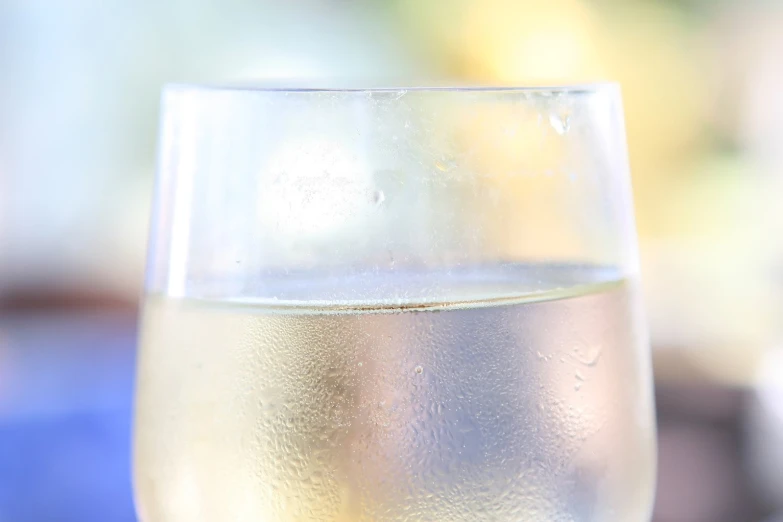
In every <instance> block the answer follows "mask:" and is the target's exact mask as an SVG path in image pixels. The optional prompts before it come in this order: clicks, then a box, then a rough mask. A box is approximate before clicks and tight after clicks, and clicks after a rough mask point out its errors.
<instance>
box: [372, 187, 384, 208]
mask: <svg viewBox="0 0 783 522" xmlns="http://www.w3.org/2000/svg"><path fill="white" fill-rule="evenodd" d="M384 201H386V194H384V193H383V191H382V190H376V191H375V192H373V193H372V202H373V203H375V204H376V205H382V204H383V202H384Z"/></svg>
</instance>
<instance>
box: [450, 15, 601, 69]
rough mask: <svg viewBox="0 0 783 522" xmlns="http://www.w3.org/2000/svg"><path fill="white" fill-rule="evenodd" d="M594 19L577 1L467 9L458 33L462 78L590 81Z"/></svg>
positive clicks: (594, 58) (593, 64)
mask: <svg viewBox="0 0 783 522" xmlns="http://www.w3.org/2000/svg"><path fill="white" fill-rule="evenodd" d="M593 18H594V17H593V15H592V13H591V12H590V10H589V9H588V8H587V6H586V5H585V4H584V3H582V2H579V1H577V0H550V1H548V2H546V3H542V2H533V1H528V0H522V1H514V0H489V1H486V2H472V3H469V4H468V5H467V6H466V8H465V11H464V14H463V17H462V23H463V24H464V25H463V28H462V31H461V33H460V34H461V39H460V45H461V47H462V51H463V56H464V58H465V62H464V64H465V67H466V68H467V71H466V72H467V73H468V75H470V76H474V72H475V71H479V73H480V75H481V76H485V77H488V78H491V79H493V80H495V81H500V82H501V83H510V82H511V83H514V82H516V83H520V82H521V83H527V84H541V83H552V82H564V81H565V82H568V81H574V80H586V79H589V78H595V77H597V76H598V73H599V72H600V67H599V65H600V62H599V60H598V56H597V52H596V51H597V50H596V47H595V34H596V31H597V28H596V25H595V22H594V20H593Z"/></svg>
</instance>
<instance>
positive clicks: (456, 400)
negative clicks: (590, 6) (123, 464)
mask: <svg viewBox="0 0 783 522" xmlns="http://www.w3.org/2000/svg"><path fill="white" fill-rule="evenodd" d="M635 241H636V240H635V233H634V226H633V210H632V206H631V202H630V191H629V180H628V168H627V158H626V145H625V137H624V130H623V118H622V109H621V102H620V96H619V91H618V88H617V87H616V86H615V85H611V84H606V85H604V84H601V85H587V86H577V87H564V88H546V89H545V88H530V89H525V88H519V89H517V88H511V89H496V88H480V89H435V88H425V89H372V90H315V89H313V90H265V89H243V88H237V89H232V88H213V87H199V86H171V87H168V88H167V89H166V90H165V93H164V95H163V107H162V133H161V148H160V159H159V172H158V182H157V188H156V200H155V204H154V214H153V220H152V235H151V239H150V252H149V267H148V279H147V283H146V295H145V299H144V304H143V318H142V329H141V347H140V354H139V361H138V395H137V404H136V423H135V465H134V467H135V477H134V482H135V493H136V502H137V509H138V513H139V516H140V519H141V520H142V521H143V522H199V521H209V522H218V521H219V522H224V521H254V522H257V521H264V522H274V521H319V522H321V521H342V522H346V521H368V522H369V521H374V522H386V521H433V522H435V521H437V522H451V521H468V522H477V521H485V520H486V521H504V522H512V521H513V522H517V521H521V520H525V521H527V520H530V521H533V520H535V521H556V520H562V521H613V522H615V521H623V522H630V521H634V522H635V521H647V520H649V517H650V510H651V503H652V498H653V488H654V475H655V427H654V414H653V399H652V393H651V392H652V381H651V371H650V360H649V359H650V357H649V348H648V343H647V336H646V331H645V325H644V321H643V318H642V313H641V309H640V302H639V293H638V285H637V281H636V279H637V260H636V243H635Z"/></svg>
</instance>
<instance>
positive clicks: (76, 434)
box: [0, 312, 136, 522]
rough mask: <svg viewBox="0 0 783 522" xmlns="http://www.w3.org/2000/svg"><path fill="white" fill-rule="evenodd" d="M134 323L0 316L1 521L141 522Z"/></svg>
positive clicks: (106, 317) (117, 316)
mask: <svg viewBox="0 0 783 522" xmlns="http://www.w3.org/2000/svg"><path fill="white" fill-rule="evenodd" d="M135 331H136V326H135V318H134V317H133V316H131V315H129V314H121V313H105V312H102V313H98V312H95V313H78V314H77V313H70V314H57V315H52V314H48V315H41V314H37V315H29V314H27V315H10V316H9V315H7V314H6V315H4V316H2V317H0V522H47V521H57V522H70V521H74V522H77V521H78V522H92V521H95V522H115V521H116V522H124V521H134V520H136V518H135V516H134V512H133V503H132V495H131V481H130V438H131V437H130V433H131V412H132V393H133V371H134V361H135V342H136V341H135Z"/></svg>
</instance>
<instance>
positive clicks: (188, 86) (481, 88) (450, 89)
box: [163, 81, 620, 95]
mask: <svg viewBox="0 0 783 522" xmlns="http://www.w3.org/2000/svg"><path fill="white" fill-rule="evenodd" d="M619 90H620V84H619V83H618V82H615V81H602V82H588V83H574V84H563V85H529V86H526V85H519V86H514V85H464V86H463V85H460V86H457V85H449V86H442V85H435V86H420V85H417V86H395V87H280V86H263V85H249V84H248V85H244V84H221V83H189V82H172V83H166V84H165V85H164V86H163V91H164V92H171V91H190V92H194V91H207V92H243V93H266V94H277V93H282V94H308V93H313V94H316V93H333V94H388V93H408V92H416V93H428V92H433V93H439V92H440V93H488V94H491V93H520V94H544V95H584V94H597V93H600V92H606V91H615V92H616V91H619Z"/></svg>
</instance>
